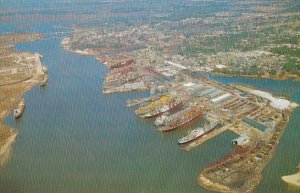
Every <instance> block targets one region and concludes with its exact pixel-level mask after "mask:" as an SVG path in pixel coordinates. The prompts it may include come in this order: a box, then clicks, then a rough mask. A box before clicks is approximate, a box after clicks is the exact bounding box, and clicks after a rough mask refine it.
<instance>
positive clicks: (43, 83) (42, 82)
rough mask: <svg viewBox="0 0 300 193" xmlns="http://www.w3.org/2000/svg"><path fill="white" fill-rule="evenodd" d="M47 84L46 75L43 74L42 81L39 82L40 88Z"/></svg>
mask: <svg viewBox="0 0 300 193" xmlns="http://www.w3.org/2000/svg"><path fill="white" fill-rule="evenodd" d="M47 83H48V75H47V74H45V75H44V78H43V80H41V82H40V86H41V87H43V86H46V85H47Z"/></svg>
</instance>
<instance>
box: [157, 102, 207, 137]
mask: <svg viewBox="0 0 300 193" xmlns="http://www.w3.org/2000/svg"><path fill="white" fill-rule="evenodd" d="M202 111H203V108H202V107H200V106H193V107H191V108H190V110H188V111H186V112H185V113H180V114H178V116H177V117H175V118H174V119H172V120H170V121H168V123H167V124H166V126H164V127H160V128H158V130H160V131H163V132H167V131H172V130H174V129H176V128H178V127H184V126H186V125H188V124H190V123H192V122H193V121H194V120H196V119H199V118H202V117H203V112H202Z"/></svg>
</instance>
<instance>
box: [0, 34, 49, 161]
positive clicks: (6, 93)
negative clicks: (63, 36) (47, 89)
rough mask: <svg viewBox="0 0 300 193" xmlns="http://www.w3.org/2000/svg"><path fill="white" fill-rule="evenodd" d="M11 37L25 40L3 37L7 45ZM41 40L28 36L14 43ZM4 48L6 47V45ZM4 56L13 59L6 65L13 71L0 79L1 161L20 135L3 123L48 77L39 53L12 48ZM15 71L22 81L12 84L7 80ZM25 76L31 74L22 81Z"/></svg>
mask: <svg viewBox="0 0 300 193" xmlns="http://www.w3.org/2000/svg"><path fill="white" fill-rule="evenodd" d="M6 36H7V37H6ZM11 36H12V37H15V38H24V37H23V35H22V34H20V35H19V36H18V34H8V35H7V34H6V35H2V38H8V40H7V42H6V44H10V43H11V42H10V41H11V39H10V38H11ZM40 39H41V35H40V34H38V35H36V34H28V35H27V36H26V39H21V40H19V41H17V42H14V43H15V44H20V43H23V42H28V41H36V40H40ZM15 44H13V46H15ZM2 46H4V47H5V44H3V45H2ZM3 56H12V57H11V58H10V63H8V64H6V65H7V66H10V68H11V70H10V71H8V72H6V71H3V72H1V73H0V75H1V76H0V77H1V78H2V81H3V82H2V84H1V86H0V93H1V100H0V107H1V108H0V138H1V141H0V142H1V143H0V160H1V159H2V157H3V155H4V154H5V152H6V150H7V149H8V148H9V147H11V145H12V144H13V142H14V141H15V139H16V137H17V135H18V134H19V132H18V130H17V129H15V128H12V127H11V126H9V125H5V124H4V123H3V122H4V120H5V119H6V118H7V117H8V116H9V115H10V114H11V112H12V111H13V109H14V108H15V106H16V105H17V104H18V102H19V101H20V99H21V97H22V96H23V95H24V93H26V92H28V91H30V90H31V89H32V88H33V87H34V86H36V85H38V84H39V83H40V82H41V79H42V77H46V76H48V75H47V71H46V70H45V69H46V68H45V66H44V65H43V64H42V63H41V55H40V54H39V53H30V52H25V51H22V52H21V51H16V50H15V49H14V47H12V48H11V49H9V50H8V51H7V53H4V55H3ZM16 59H18V61H17V62H15V61H16ZM24 65H26V70H24ZM4 67H5V66H4ZM13 71H20V76H21V80H20V77H19V76H17V77H16V80H15V82H13V83H11V82H10V81H7V80H6V79H8V80H9V78H11V77H13V76H14V73H13ZM23 74H29V77H27V78H26V79H22V75H23ZM23 76H24V75H23ZM27 76H28V75H27Z"/></svg>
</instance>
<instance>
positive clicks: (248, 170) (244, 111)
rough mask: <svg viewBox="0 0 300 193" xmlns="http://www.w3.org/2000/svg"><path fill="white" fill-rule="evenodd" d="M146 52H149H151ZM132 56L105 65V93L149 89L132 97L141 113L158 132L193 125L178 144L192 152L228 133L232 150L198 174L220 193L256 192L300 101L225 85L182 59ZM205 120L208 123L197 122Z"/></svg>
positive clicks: (200, 181)
mask: <svg viewBox="0 0 300 193" xmlns="http://www.w3.org/2000/svg"><path fill="white" fill-rule="evenodd" d="M146 51H147V50H146ZM148 52H149V53H148V54H149V55H148V59H147V60H143V59H141V58H138V59H137V60H133V59H132V58H130V59H128V60H125V61H123V62H119V63H113V64H111V65H109V63H108V62H106V63H105V65H106V66H108V67H109V68H110V72H109V73H108V75H107V76H106V77H105V78H104V85H105V86H104V90H103V93H105V94H109V93H114V92H128V91H136V90H137V91H139V90H140V91H143V90H149V96H147V97H145V98H135V99H134V98H133V99H128V100H127V102H126V106H127V107H129V108H135V110H134V113H135V114H136V116H137V117H140V118H143V119H150V120H152V121H153V124H154V125H155V126H156V128H157V129H156V130H157V131H158V132H162V133H164V134H165V135H168V133H169V132H172V131H174V130H184V129H185V128H187V127H188V128H191V127H190V126H192V129H189V131H187V132H186V135H185V136H183V137H182V138H180V139H178V141H177V143H178V148H179V149H181V150H182V151H184V152H188V151H192V150H193V149H194V148H196V147H198V146H200V145H201V144H202V143H205V142H206V141H208V140H210V139H212V138H214V137H216V136H218V135H222V134H223V133H224V132H232V133H234V134H236V135H238V136H239V137H238V138H236V139H232V141H228V143H232V146H233V147H232V152H229V153H228V155H226V156H225V157H224V158H222V159H221V160H218V161H216V162H215V163H210V164H209V165H208V166H207V167H205V168H204V169H203V170H202V171H201V172H200V173H199V176H198V178H197V182H198V184H199V185H201V186H202V187H204V188H206V189H208V190H211V191H218V192H252V191H254V190H255V189H256V187H257V186H258V185H259V183H260V181H261V179H262V175H263V169H264V168H265V167H266V166H267V164H268V163H269V162H270V160H271V159H272V157H273V156H274V153H275V150H276V147H277V145H278V143H279V141H280V137H281V136H282V133H283V132H284V130H285V128H286V126H287V124H288V122H289V116H290V113H291V112H292V111H293V109H294V108H296V107H297V106H298V104H296V103H293V102H290V101H289V100H288V99H286V98H284V97H276V96H273V95H272V94H271V93H268V92H265V91H261V90H256V89H255V88H250V87H248V86H246V85H238V84H231V85H225V84H222V83H220V82H217V81H215V80H212V79H210V78H208V77H207V76H205V74H203V73H202V72H199V71H194V70H192V69H190V68H189V67H185V66H183V65H181V64H179V63H175V62H173V61H169V60H165V59H164V58H159V57H158V56H156V57H155V61H156V63H155V65H153V62H152V61H153V60H154V59H153V58H151V53H150V52H151V51H149V50H148ZM197 122H202V123H204V125H203V127H196V126H195V124H194V123H197Z"/></svg>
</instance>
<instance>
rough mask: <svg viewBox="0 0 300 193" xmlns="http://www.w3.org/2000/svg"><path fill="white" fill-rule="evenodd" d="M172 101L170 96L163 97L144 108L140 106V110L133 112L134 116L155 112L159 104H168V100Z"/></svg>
mask: <svg viewBox="0 0 300 193" xmlns="http://www.w3.org/2000/svg"><path fill="white" fill-rule="evenodd" d="M171 99H172V97H171V96H168V95H167V96H163V97H161V98H160V99H159V100H156V101H153V102H151V103H150V104H148V105H146V106H142V107H140V108H138V109H137V110H136V111H135V114H136V115H143V114H146V113H149V112H151V111H153V110H155V108H156V107H157V106H159V105H161V104H164V103H166V102H169V101H170V100H171Z"/></svg>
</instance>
